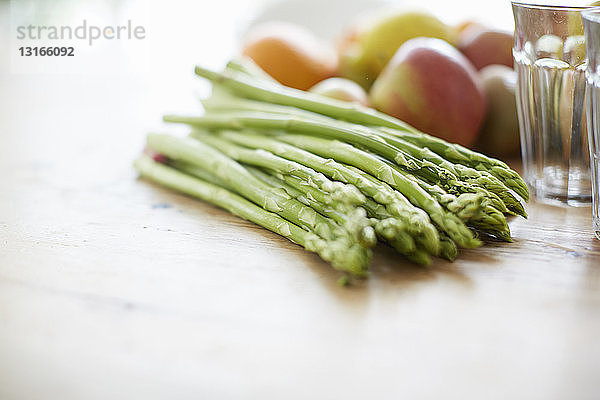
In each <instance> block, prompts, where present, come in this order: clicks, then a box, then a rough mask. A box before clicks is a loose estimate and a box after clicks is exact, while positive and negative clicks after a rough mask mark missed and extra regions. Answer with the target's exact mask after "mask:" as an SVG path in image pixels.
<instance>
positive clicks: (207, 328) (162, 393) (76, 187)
mask: <svg viewBox="0 0 600 400" xmlns="http://www.w3.org/2000/svg"><path fill="white" fill-rule="evenodd" d="M175 51H179V49H174V50H173V52H175ZM160 56H161V57H163V56H164V57H167V59H168V56H169V54H166V55H165V54H162V55H160ZM157 57H158V56H157ZM184 61H186V62H187V60H184ZM181 65H183V66H184V67H185V65H188V64H185V63H183V64H181V63H178V64H177V68H180V67H181ZM189 65H191V64H189ZM184 67H181V68H182V73H181V74H180V75H170V76H173V79H172V80H169V79H156V80H149V79H148V78H147V77H137V76H116V75H114V76H113V75H98V76H97V75H94V76H90V75H85V74H83V75H80V76H78V75H40V74H23V75H19V74H14V73H10V72H9V71H6V70H5V71H3V74H2V76H1V78H0V93H1V94H2V95H1V97H0V182H1V183H2V186H1V189H0V399H3V400H17V399H19V400H23V399H27V400H29V399H31V400H38V399H60V400H82V399H85V400H88V399H146V400H148V399H166V398H168V399H241V398H244V399H271V398H273V399H281V398H285V399H300V398H315V399H340V398H345V399H359V398H363V399H364V398H369V399H371V398H373V399H390V398H405V399H528V400H535V399H540V400H542V399H543V400H549V399H577V400H579V399H590V400H591V399H598V398H600V383H599V381H598V376H599V371H600V345H599V343H600V241H598V240H597V239H595V238H594V237H593V234H592V231H591V216H590V209H589V208H554V207H550V206H542V205H536V204H529V206H528V212H529V215H530V217H529V219H528V220H524V219H514V220H512V221H511V222H510V226H511V229H512V233H513V236H514V238H515V243H512V244H504V243H488V244H486V245H485V246H484V247H482V248H479V249H475V250H470V251H462V252H461V254H460V256H459V258H458V259H457V260H456V261H455V262H454V263H449V262H444V261H438V262H436V263H435V264H434V265H433V266H432V267H431V268H419V267H415V266H412V265H410V264H407V263H405V262H403V261H402V259H401V258H399V257H397V256H396V255H394V254H393V252H392V251H390V250H389V249H387V248H385V247H379V248H377V250H376V255H375V257H374V261H373V265H372V275H371V277H370V279H368V280H367V281H365V282H364V283H363V284H361V285H357V286H355V287H350V288H341V287H338V286H337V285H336V278H337V274H336V273H335V272H333V271H332V270H331V269H330V268H329V267H328V266H327V265H326V264H325V263H324V262H322V261H321V260H320V259H319V258H318V257H316V256H314V255H312V254H309V253H307V252H305V251H304V250H302V249H301V248H299V247H298V246H295V245H293V244H291V243H289V242H287V241H286V240H284V239H282V238H280V237H278V236H276V235H275V234H272V233H270V232H267V231H265V230H264V229H262V228H258V227H256V226H254V225H252V224H249V223H247V222H245V221H242V220H240V219H238V218H236V217H233V216H231V215H229V214H227V213H226V212H224V211H221V210H219V209H217V208H215V207H212V206H209V205H206V204H203V203H200V202H198V201H195V200H192V199H189V198H186V197H184V196H180V195H177V194H174V193H171V192H169V191H167V190H165V189H162V188H159V187H156V186H154V185H152V184H149V183H147V182H145V181H142V180H138V179H137V177H136V174H135V172H134V171H133V169H132V167H131V163H132V161H133V159H134V157H135V156H136V154H137V153H138V152H139V151H140V149H141V147H142V144H143V137H144V135H145V133H146V131H147V130H150V129H154V128H155V127H157V126H160V123H159V118H160V114H161V113H163V112H168V111H173V110H181V108H182V107H188V108H194V107H195V103H194V99H193V92H192V85H194V82H195V80H194V79H193V77H192V76H191V72H190V68H184ZM150 82H151V83H150ZM200 90H202V87H201V88H200Z"/></svg>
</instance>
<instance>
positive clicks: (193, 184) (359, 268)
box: [135, 156, 367, 277]
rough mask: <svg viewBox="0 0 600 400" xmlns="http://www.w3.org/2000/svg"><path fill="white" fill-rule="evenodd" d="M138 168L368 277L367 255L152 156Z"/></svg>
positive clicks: (151, 177) (341, 267) (144, 158)
mask: <svg viewBox="0 0 600 400" xmlns="http://www.w3.org/2000/svg"><path fill="white" fill-rule="evenodd" d="M135 167H136V169H137V170H138V171H139V173H140V174H141V175H142V176H144V177H145V178H147V179H149V180H152V181H154V182H157V183H160V184H161V185H164V186H166V187H169V188H171V189H174V190H177V191H180V192H182V193H185V194H188V195H190V196H193V197H197V198H199V199H201V200H204V201H206V202H208V203H211V204H214V205H216V206H218V207H221V208H224V209H226V210H228V211H229V212H231V213H232V214H235V215H238V216H240V217H242V218H244V219H246V220H248V221H251V222H254V223H256V224H258V225H260V226H262V227H264V228H266V229H268V230H270V231H272V232H274V233H277V234H279V235H281V236H283V237H285V238H287V239H289V240H290V241H292V242H293V243H296V244H299V245H300V246H302V247H304V248H305V249H306V250H308V251H312V252H315V253H317V254H319V256H321V258H323V259H324V260H325V261H328V262H330V263H331V264H332V266H333V267H334V268H335V269H337V270H340V271H343V272H346V273H349V274H351V275H352V276H356V277H364V276H366V261H367V260H365V259H364V255H365V254H364V252H363V251H362V250H358V251H357V249H356V248H352V249H338V248H335V247H332V242H330V241H326V240H323V239H322V238H320V237H319V236H318V235H316V234H314V233H313V232H311V231H309V230H306V229H303V228H301V227H299V226H297V225H295V224H293V223H291V222H289V221H288V220H286V219H284V218H282V217H280V216H279V215H277V214H276V213H273V212H270V211H267V210H265V209H263V208H261V207H258V206H257V205H255V204H253V203H252V202H250V201H248V200H246V199H244V198H243V197H241V196H238V195H237V194H234V193H232V192H231V191H228V190H226V189H223V188H222V187H219V186H216V185H214V184H211V183H208V182H206V181H203V180H200V179H198V178H195V177H192V176H190V175H187V174H185V173H182V172H179V171H177V170H176V169H174V168H171V167H169V166H166V165H162V164H160V163H157V162H154V161H153V160H152V159H151V158H150V157H148V156H141V157H140V158H139V159H138V160H137V161H136V162H135Z"/></svg>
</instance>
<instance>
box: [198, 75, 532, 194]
mask: <svg viewBox="0 0 600 400" xmlns="http://www.w3.org/2000/svg"><path fill="white" fill-rule="evenodd" d="M234 65H235V63H234ZM233 69H238V71H239V70H242V71H243V70H244V68H243V67H239V66H238V67H237V68H236V67H235V66H234V68H233ZM196 74H197V75H199V76H202V77H204V78H207V79H209V80H211V81H213V83H215V84H218V85H222V86H224V87H226V88H228V89H229V90H230V91H232V92H233V93H234V94H237V95H238V96H241V97H246V98H250V99H254V100H260V101H265V102H268V103H274V104H280V105H286V106H293V107H297V108H301V109H304V110H308V111H312V112H315V113H319V114H323V115H327V116H330V117H333V118H337V119H342V120H346V121H349V122H353V123H357V124H365V125H373V126H379V127H383V128H390V129H387V132H388V133H392V134H395V135H398V136H400V137H401V138H403V139H405V140H407V141H410V142H412V143H414V144H416V145H418V146H420V147H427V148H429V149H430V150H432V151H434V152H435V153H437V154H439V155H440V156H442V157H444V158H446V159H448V160H449V161H451V162H454V163H457V164H463V165H467V166H470V167H472V168H474V169H476V170H479V171H487V172H489V173H490V174H492V175H493V176H495V177H496V178H498V179H499V180H500V181H501V182H503V183H504V184H505V185H506V186H507V187H509V188H511V189H513V190H514V191H515V192H516V193H517V194H518V195H519V196H521V197H522V198H524V199H525V200H526V201H527V200H529V191H528V189H527V185H526V184H525V182H524V181H523V179H522V178H521V177H520V176H519V175H518V174H517V173H516V172H515V171H513V170H511V169H510V168H509V167H508V166H507V165H506V164H505V163H503V162H502V161H500V160H497V159H494V158H491V157H487V156H485V155H483V154H480V153H477V152H474V151H472V150H469V149H467V148H465V147H462V146H460V145H456V144H452V143H448V142H446V141H444V140H442V139H439V138H435V137H433V136H431V135H427V134H425V133H422V132H419V131H418V130H417V129H415V128H413V127H411V126H410V125H408V124H406V123H404V122H403V121H400V120H398V119H396V118H394V117H391V116H389V115H386V114H383V113H379V112H377V111H375V110H373V109H370V108H367V107H362V106H359V105H355V104H352V103H346V102H340V101H336V100H333V99H329V98H327V97H325V96H320V95H318V94H314V93H307V92H303V91H300V90H296V89H291V88H288V87H285V86H283V85H280V84H278V83H276V82H261V81H259V80H258V79H256V78H254V77H253V75H254V76H255V75H256V71H254V73H248V69H246V71H245V73H244V72H241V73H239V72H238V73H236V71H233V70H231V69H230V70H229V71H225V72H224V73H217V72H214V71H209V70H207V69H204V68H201V67H196Z"/></svg>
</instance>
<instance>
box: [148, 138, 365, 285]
mask: <svg viewBox="0 0 600 400" xmlns="http://www.w3.org/2000/svg"><path fill="white" fill-rule="evenodd" d="M147 146H148V147H149V148H150V149H152V150H154V151H156V152H157V153H160V154H164V155H165V156H167V157H168V158H170V159H175V160H181V161H185V162H188V163H190V164H193V165H196V166H198V167H200V168H203V169H205V170H207V171H209V172H211V173H212V174H213V175H215V177H216V178H218V179H219V180H220V181H223V182H224V185H226V186H228V187H231V188H235V190H236V191H237V193H238V194H240V195H242V196H244V197H246V198H247V199H249V200H251V201H253V202H254V203H256V204H258V205H260V206H262V207H263V208H264V209H265V210H267V211H271V212H274V213H277V214H279V215H280V216H282V217H283V218H285V219H287V220H288V221H290V222H292V223H294V224H296V225H298V226H300V227H302V228H304V229H306V230H309V231H312V232H314V233H316V234H318V235H319V236H321V237H322V238H323V239H325V240H327V241H328V242H330V243H331V245H330V246H331V249H332V251H333V250H335V251H338V252H340V254H339V255H338V256H337V257H338V258H340V260H343V255H342V254H341V253H343V252H344V251H347V252H348V253H349V254H351V256H350V259H349V260H348V264H346V265H347V267H348V268H349V270H348V272H349V273H353V274H355V273H359V271H361V270H362V271H366V268H367V265H368V262H369V259H370V255H371V252H370V250H369V249H367V248H365V247H368V246H370V245H372V242H369V243H361V242H359V240H360V239H361V238H360V237H355V236H353V235H351V234H350V233H349V232H348V231H347V230H346V229H345V228H343V227H340V226H339V225H338V224H337V223H336V222H335V221H333V220H331V219H330V218H326V217H324V216H322V215H321V214H319V213H317V212H316V211H315V210H314V209H312V208H310V207H307V206H305V205H304V204H302V203H300V202H298V201H297V200H296V199H292V198H290V197H289V196H287V195H285V194H283V193H281V191H277V190H273V188H271V187H270V186H268V185H265V184H264V183H263V182H261V181H260V180H258V179H256V178H255V177H254V176H252V174H250V173H249V172H248V171H247V170H246V168H244V167H243V166H242V165H240V164H239V163H237V162H235V161H233V160H232V159H231V158H229V157H226V156H225V155H224V154H222V153H220V152H218V151H217V150H215V149H214V148H212V147H210V146H207V145H205V144H203V143H201V142H198V141H197V140H195V139H192V138H177V137H174V136H171V135H164V134H150V135H148V138H147ZM361 254H362V255H361ZM360 255H361V256H360ZM359 256H360V257H359ZM338 264H339V265H342V262H341V261H340V262H338Z"/></svg>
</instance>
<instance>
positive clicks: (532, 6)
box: [510, 0, 600, 11]
mask: <svg viewBox="0 0 600 400" xmlns="http://www.w3.org/2000/svg"><path fill="white" fill-rule="evenodd" d="M510 4H511V5H512V6H513V7H514V6H517V7H521V8H530V9H534V10H554V11H584V10H590V9H600V7H598V6H585V5H581V6H568V5H564V4H556V5H550V4H543V3H542V4H540V3H533V2H528V1H518V0H517V1H511V2H510Z"/></svg>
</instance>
